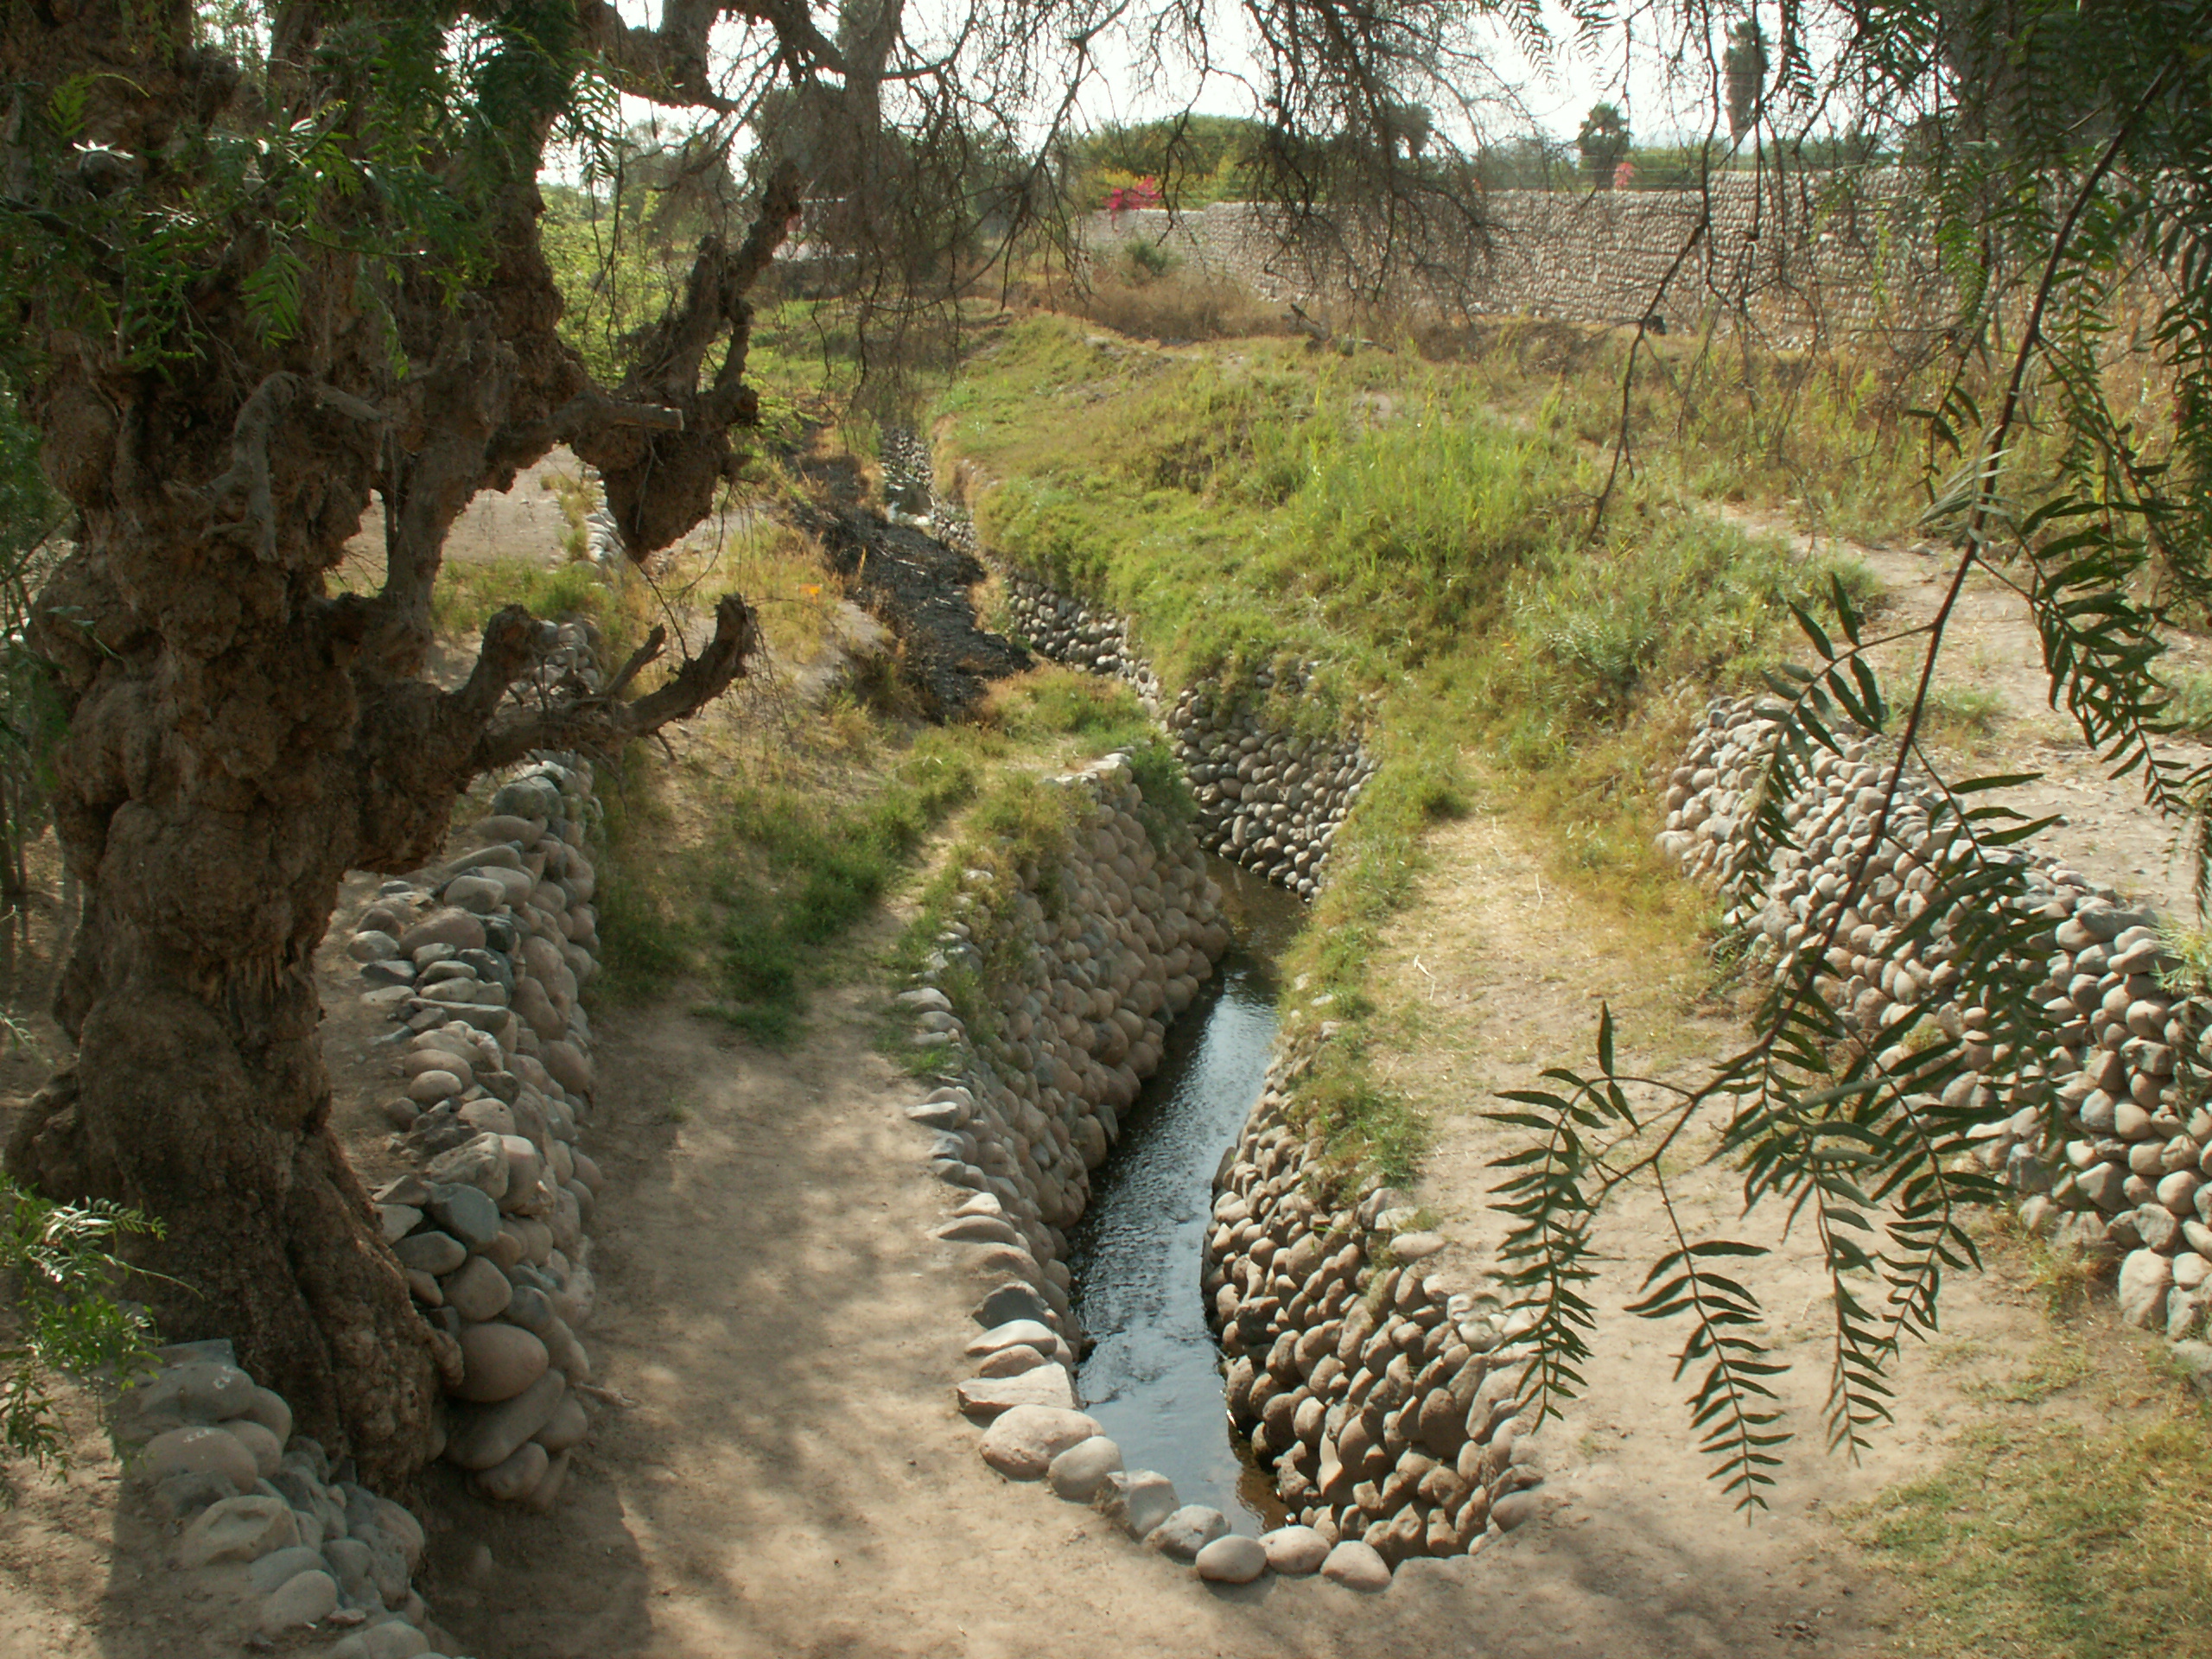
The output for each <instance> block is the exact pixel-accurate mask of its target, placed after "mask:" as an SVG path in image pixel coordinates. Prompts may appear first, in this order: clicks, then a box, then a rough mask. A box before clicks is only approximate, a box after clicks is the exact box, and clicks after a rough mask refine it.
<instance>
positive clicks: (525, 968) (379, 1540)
mask: <svg viewBox="0 0 2212 1659" xmlns="http://www.w3.org/2000/svg"><path fill="white" fill-rule="evenodd" d="M596 672H597V670H596V667H595V657H594V640H593V639H592V638H591V636H590V632H589V630H588V628H587V627H586V626H583V625H581V624H575V623H570V624H564V625H563V626H561V627H560V628H559V630H558V631H557V633H556V643H555V646H554V649H553V650H552V652H550V655H549V657H548V659H547V661H546V663H545V664H543V666H542V668H541V669H540V670H539V673H540V675H541V676H543V677H548V678H550V677H562V676H567V675H577V676H581V677H585V678H586V679H588V680H589V679H593V678H594V677H595V675H596ZM591 787H592V778H591V768H590V766H589V765H588V763H587V762H585V761H583V760H581V759H579V758H578V757H575V756H572V755H554V756H543V757H540V758H539V759H538V760H535V761H533V762H531V763H529V764H527V765H525V766H523V767H522V768H520V769H519V771H518V772H516V773H515V774H514V775H512V777H510V779H508V780H507V781H506V782H505V784H503V785H501V786H500V787H499V789H498V790H497V791H495V792H494V794H493V798H492V801H491V811H490V812H489V814H488V815H486V816H485V817H482V818H480V820H478V821H477V822H476V823H474V824H471V825H468V826H467V827H465V828H463V829H459V830H457V831H456V832H455V833H454V836H453V838H452V840H453V842H454V844H455V845H457V846H458V847H459V848H460V849H461V850H459V851H458V852H456V853H455V854H454V855H453V856H452V857H451V858H450V859H448V861H446V862H445V863H444V864H443V865H442V866H441V867H439V868H437V869H435V870H434V871H431V872H427V873H425V874H423V876H422V877H421V878H420V879H417V880H395V881H387V882H385V884H384V886H383V887H382V888H381V889H380V891H379V892H378V896H377V899H376V900H375V902H374V903H372V905H370V906H369V907H368V908H367V909H366V910H365V911H364V912H363V913H362V914H361V916H360V918H359V922H358V924H357V925H356V927H355V930H354V931H353V937H352V938H351V939H350V940H349V941H348V942H347V945H346V950H347V954H348V956H349V957H351V959H352V960H353V961H354V962H355V963H359V966H360V974H361V977H362V979H363V981H364V982H365V984H366V986H367V989H366V990H365V992H364V993H363V999H364V1001H366V1002H367V1003H369V1004H370V1005H371V1006H372V1007H382V1008H387V1009H389V1010H390V1013H391V1018H392V1020H393V1021H394V1029H393V1030H392V1031H391V1033H389V1034H388V1035H387V1036H386V1037H385V1039H382V1040H383V1042H384V1043H385V1045H386V1046H387V1047H388V1048H389V1050H390V1051H391V1060H392V1066H393V1071H394V1075H395V1079H396V1081H397V1083H398V1084H399V1085H400V1087H401V1089H402V1090H404V1092H401V1093H396V1094H395V1095H394V1096H393V1098H391V1100H389V1101H387V1102H386V1103H385V1106H384V1111H385V1116H387V1118H388V1119H389V1120H390V1121H391V1123H392V1125H393V1127H394V1128H395V1130H397V1131H400V1133H399V1134H398V1135H397V1137H396V1138H397V1142H398V1145H399V1147H400V1148H401V1149H404V1151H406V1152H408V1153H410V1154H413V1155H414V1156H415V1157H416V1159H418V1160H421V1163H422V1168H421V1171H420V1173H418V1174H415V1175H409V1176H404V1177H402V1178H401V1179H398V1180H397V1181H392V1182H389V1183H387V1184H386V1185H384V1186H383V1187H381V1188H379V1189H378V1191H377V1192H376V1194H375V1198H376V1201H377V1204H378V1212H379V1215H380V1217H381V1219H382V1221H383V1224H384V1233H385V1239H386V1241H387V1242H388V1243H390V1244H391V1247H392V1251H393V1254H394V1255H395V1256H396V1257H397V1261H398V1263H399V1266H400V1268H401V1269H402V1271H404V1273H405V1274H406V1276H407V1281H408V1284H409V1287H410V1289H411V1290H412V1291H413V1293H414V1295H415V1299H416V1302H417V1303H418V1304H419V1305H420V1306H422V1308H423V1312H424V1314H425V1317H427V1318H428V1319H429V1320H430V1322H431V1323H432V1325H434V1326H435V1328H436V1329H438V1330H439V1331H440V1332H442V1334H443V1336H444V1338H445V1339H446V1340H447V1341H448V1343H449V1344H451V1347H450V1349H449V1350H448V1357H450V1358H452V1359H454V1361H456V1362H457V1364H456V1365H455V1367H454V1369H455V1370H457V1371H458V1373H459V1376H460V1378H461V1381H460V1383H458V1385H457V1386H456V1387H454V1389H451V1390H450V1394H451V1402H450V1403H449V1405H448V1408H447V1411H446V1414H445V1415H444V1416H443V1417H442V1420H441V1422H440V1425H439V1429H440V1433H441V1436H442V1445H441V1448H440V1449H441V1451H442V1453H443V1455H444V1456H445V1457H446V1458H447V1459H449V1460H450V1461H452V1462H454V1463H455V1464H457V1465H460V1466H461V1468H463V1469H465V1470H467V1471H470V1484H471V1486H472V1488H473V1489H474V1491H476V1492H477V1493H478V1495H479V1496H480V1497H487V1498H493V1499H501V1500H505V1501H509V1502H516V1503H530V1504H531V1505H533V1506H534V1507H537V1508H539V1509H547V1508H550V1507H551V1505H552V1504H553V1503H554V1501H555V1499H556V1497H558V1495H559V1493H560V1491H561V1486H562V1483H563V1478H565V1476H566V1473H567V1471H568V1466H569V1457H570V1453H571V1450H572V1448H573V1447H574V1446H575V1445H576V1444H577V1442H579V1441H580V1440H582V1438H583V1437H584V1434H585V1432H586V1430H587V1427H588V1418H587V1416H586V1414H585V1411H584V1408H583V1404H582V1399H581V1397H580V1395H579V1392H578V1391H579V1389H580V1388H581V1387H582V1386H584V1385H587V1384H588V1383H589V1380H590V1376H591V1366H590V1361H589V1359H588V1357H587V1355H586V1354H585V1352H584V1350H583V1346H582V1344H581V1343H580V1342H578V1341H577V1339H576V1337H575V1331H576V1330H577V1329H579V1328H581V1327H582V1325H584V1324H585V1323H586V1322H587V1321H588V1319H589V1318H590V1315H591V1307H592V1301H593V1295H594V1292H593V1285H592V1276H591V1269H590V1268H589V1267H588V1265H587V1263H588V1255H589V1251H590V1243H589V1240H588V1239H587V1238H586V1237H585V1236H584V1231H583V1229H584V1224H586V1223H587V1222H588V1220H590V1218H591V1215H592V1209H593V1203H594V1192H596V1190H597V1188H598V1186H599V1184H600V1175H599V1170H598V1167H597V1166H596V1165H594V1163H593V1161H592V1160H591V1159H590V1157H589V1156H588V1154H585V1153H583V1152H582V1150H580V1149H579V1148H578V1146H577V1144H576V1143H577V1141H578V1140H579V1139H580V1137H581V1135H582V1122H584V1120H586V1119H587V1118H588V1116H589V1114H590V1109H591V1089H592V1066H591V1060H590V1058H589V1057H590V1052H591V1026H590V1021H589V1020H588V1017H587V1016H586V1014H584V1011H583V1009H582V1006H581V1005H580V1003H579V1001H578V1000H577V999H578V996H579V995H580V993H581V992H582V988H583V986H584V985H585V984H586V983H587V982H589V980H590V979H591V977H592V975H593V974H594V971H595V970H596V967H597V958H596V955H595V950H596V946H597V942H598V934H597V924H596V918H595V915H594V911H593V908H592V904H591V899H592V893H593V890H594V875H593V871H592V868H591V863H590V861H589V860H588V858H587V857H586V856H585V855H584V853H583V851H582V845H583V841H584V831H585V826H586V823H587V821H588V815H589V810H590V807H591ZM162 1354H163V1357H164V1358H165V1359H166V1360H167V1361H168V1364H167V1365H166V1367H165V1369H164V1370H162V1371H161V1372H160V1373H159V1374H158V1375H157V1376H155V1377H153V1378H152V1379H150V1380H149V1381H148V1382H146V1383H142V1384H140V1385H139V1386H137V1387H135V1388H133V1389H130V1390H129V1391H128V1392H126V1393H125V1394H124V1395H123V1396H122V1398H121V1401H120V1402H119V1403H118V1408H117V1438H118V1441H119V1442H120V1443H121V1444H123V1445H124V1446H137V1447H139V1448H140V1449H139V1450H138V1452H137V1455H136V1456H134V1457H133V1458H132V1459H131V1460H130V1465H129V1474H130V1478H131V1479H132V1480H134V1481H136V1482H139V1483H143V1484H146V1485H149V1486H150V1488H151V1491H152V1496H153V1498H154V1502H155V1503H156V1507H157V1508H158V1509H159V1510H162V1511H164V1512H166V1513H167V1514H168V1516H170V1517H171V1518H172V1519H173V1520H174V1521H175V1522H178V1523H179V1524H180V1526H181V1536H180V1537H179V1539H178V1541H177V1546H176V1564H177V1565H178V1567H181V1569H182V1570H185V1571H188V1572H193V1573H205V1574H207V1575H209V1576H210V1577H211V1579H212V1580H213V1583H214V1584H215V1586H216V1587H218V1588H227V1589H228V1590H229V1591H230V1592H232V1593H233V1594H235V1595H238V1596H241V1597H248V1598H253V1599H257V1603H258V1605H257V1611H256V1613H255V1622H256V1624H257V1628H258V1630H259V1631H260V1633H261V1634H262V1635H264V1636H266V1637H277V1636H282V1635H285V1634H288V1633H290V1632H294V1631H297V1630H303V1629H308V1628H314V1629H316V1630H321V1632H322V1633H324V1634H326V1635H329V1636H334V1637H337V1638H338V1640H337V1642H336V1643H335V1645H334V1646H333V1647H332V1648H331V1649H329V1651H330V1652H331V1654H332V1655H333V1656H334V1659H416V1656H423V1655H430V1656H431V1659H441V1656H438V1655H436V1654H435V1653H434V1652H433V1649H432V1637H433V1634H434V1633H435V1632H436V1626H435V1625H434V1624H431V1623H430V1622H429V1610H428V1608H427V1607H425V1605H423V1599H422V1598H421V1596H419V1595H418V1594H416V1592H415V1591H414V1590H413V1589H412V1587H411V1586H410V1577H411V1575H412V1574H413V1573H414V1572H415V1570H416V1568H417V1567H419V1566H420V1565H421V1563H422V1559H423V1528H422V1525H421V1523H420V1522H417V1521H416V1518H415V1517H414V1516H412V1515H410V1513H409V1512H408V1511H407V1510H405V1509H404V1508H403V1507H402V1506H401V1505H399V1504H397V1503H391V1502H390V1501H389V1500H387V1499H384V1498H380V1497H377V1496H375V1495H374V1494H373V1493H371V1492H369V1491H365V1490H364V1489H363V1488H362V1487H360V1486H359V1485H358V1484H355V1483H354V1482H353V1479H352V1478H351V1472H350V1470H349V1469H348V1468H347V1467H346V1465H340V1467H339V1468H338V1469H336V1470H333V1469H332V1467H331V1465H330V1460H329V1458H328V1456H327V1453H326V1452H324V1450H323V1448H322V1447H321V1446H319V1445H318V1444H316V1443H315V1441H314V1440H309V1439H308V1438H307V1437H305V1436H300V1435H294V1434H292V1433H291V1412H290V1410H289V1408H287V1407H286V1405H285V1403H284V1402H283V1400H282V1399H281V1398H279V1397H278V1396H277V1395H275V1394H273V1393H271V1392H270V1390H268V1389H259V1388H256V1387H255V1386H254V1383H253V1381H252V1379H251V1377H249V1376H247V1375H246V1374H245V1372H244V1371H242V1370H239V1369H238V1367H237V1365H236V1364H235V1363H234V1362H233V1356H232V1349H231V1344H229V1343H227V1342H212V1343H193V1344H184V1345H182V1346H180V1347H177V1348H172V1349H166V1350H163V1351H162ZM437 1639H438V1640H441V1641H442V1640H443V1637H442V1636H439V1637H438V1638H437Z"/></svg>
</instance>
